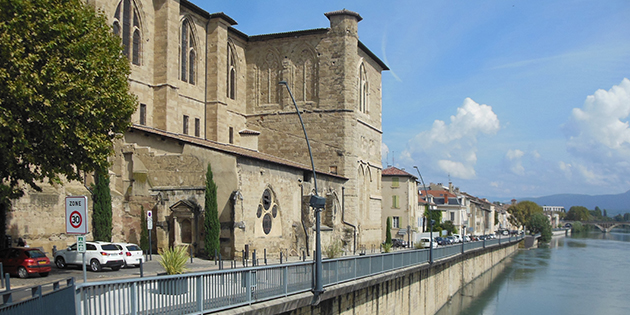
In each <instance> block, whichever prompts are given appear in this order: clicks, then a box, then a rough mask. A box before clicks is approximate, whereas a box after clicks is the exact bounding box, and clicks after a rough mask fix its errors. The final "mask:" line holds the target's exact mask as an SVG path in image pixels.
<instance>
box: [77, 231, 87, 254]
mask: <svg viewBox="0 0 630 315" xmlns="http://www.w3.org/2000/svg"><path fill="white" fill-rule="evenodd" d="M77 252H79V253H85V236H84V235H77Z"/></svg>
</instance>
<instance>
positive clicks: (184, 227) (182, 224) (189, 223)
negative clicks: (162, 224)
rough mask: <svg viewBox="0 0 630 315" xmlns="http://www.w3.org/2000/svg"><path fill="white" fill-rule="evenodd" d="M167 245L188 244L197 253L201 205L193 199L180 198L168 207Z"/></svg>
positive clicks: (199, 241)
mask: <svg viewBox="0 0 630 315" xmlns="http://www.w3.org/2000/svg"><path fill="white" fill-rule="evenodd" d="M170 210H171V215H170V218H169V221H170V226H171V229H170V231H169V240H168V245H169V247H176V246H180V245H188V246H190V247H191V248H192V249H193V252H194V253H195V254H197V252H198V250H199V249H200V248H201V247H202V246H201V228H200V224H201V220H200V212H201V206H199V205H198V204H197V202H196V201H194V200H180V201H178V202H176V203H175V204H173V205H172V206H171V207H170Z"/></svg>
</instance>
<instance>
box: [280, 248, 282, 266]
mask: <svg viewBox="0 0 630 315" xmlns="http://www.w3.org/2000/svg"><path fill="white" fill-rule="evenodd" d="M280 264H282V251H280Z"/></svg>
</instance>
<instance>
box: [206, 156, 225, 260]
mask: <svg viewBox="0 0 630 315" xmlns="http://www.w3.org/2000/svg"><path fill="white" fill-rule="evenodd" d="M204 208H205V217H204V223H203V226H204V229H205V232H206V236H205V239H204V241H205V242H204V249H205V251H206V254H207V255H208V256H209V257H214V253H215V252H216V253H219V252H220V250H221V242H220V239H219V237H220V236H221V224H220V223H219V210H218V203H217V184H215V182H214V179H213V176H212V167H211V166H210V163H208V170H207V171H206V203H205V207H204Z"/></svg>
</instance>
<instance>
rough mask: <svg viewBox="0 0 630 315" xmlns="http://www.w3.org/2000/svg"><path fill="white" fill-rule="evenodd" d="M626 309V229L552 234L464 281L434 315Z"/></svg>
mask: <svg viewBox="0 0 630 315" xmlns="http://www.w3.org/2000/svg"><path fill="white" fill-rule="evenodd" d="M472 314H474V315H477V314H485V315H492V314H497V315H498V314H501V315H518V314H528V315H529V314H605V315H609V314H610V315H614V314H623V315H628V314H630V234H629V233H623V232H616V231H613V232H612V233H608V234H604V233H601V232H591V233H588V234H582V235H575V236H568V237H554V238H553V240H552V241H551V243H550V244H549V247H548V248H535V249H530V250H521V251H519V252H518V253H517V254H515V255H513V256H511V257H509V258H507V259H505V260H504V261H503V262H502V263H500V264H498V265H497V266H496V267H494V268H493V269H491V270H489V271H487V272H486V273H484V274H483V275H482V276H480V277H479V278H477V279H476V280H474V281H473V282H471V283H470V284H468V285H467V286H466V287H464V288H463V289H462V290H460V292H458V293H457V294H456V295H454V296H453V298H452V299H451V301H450V302H449V303H448V304H447V305H445V306H444V307H443V308H442V309H440V311H439V312H438V313H437V315H472Z"/></svg>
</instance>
